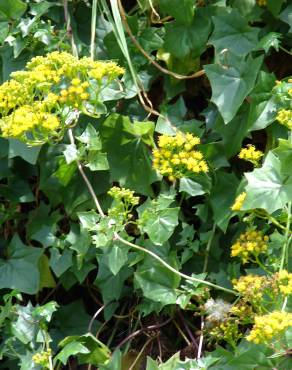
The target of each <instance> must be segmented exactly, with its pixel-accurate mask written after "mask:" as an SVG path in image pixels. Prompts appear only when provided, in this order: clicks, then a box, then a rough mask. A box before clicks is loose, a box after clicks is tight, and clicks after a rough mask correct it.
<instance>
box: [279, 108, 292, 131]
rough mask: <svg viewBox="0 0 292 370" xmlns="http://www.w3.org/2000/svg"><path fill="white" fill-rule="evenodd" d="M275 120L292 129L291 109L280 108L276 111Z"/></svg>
mask: <svg viewBox="0 0 292 370" xmlns="http://www.w3.org/2000/svg"><path fill="white" fill-rule="evenodd" d="M276 120H277V121H278V122H279V123H281V124H282V125H284V126H286V127H287V128H288V129H289V130H292V110H289V109H280V110H279V111H278V112H277V116H276Z"/></svg>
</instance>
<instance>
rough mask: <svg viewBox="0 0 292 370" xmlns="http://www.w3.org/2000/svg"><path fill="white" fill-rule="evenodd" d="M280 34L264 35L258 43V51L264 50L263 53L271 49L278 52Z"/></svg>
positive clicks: (270, 33)
mask: <svg viewBox="0 0 292 370" xmlns="http://www.w3.org/2000/svg"><path fill="white" fill-rule="evenodd" d="M282 37H283V36H282V34H281V33H278V32H269V33H268V34H267V35H265V36H264V37H263V38H262V39H261V40H260V42H259V43H258V46H257V48H258V49H264V51H265V53H268V51H269V50H270V49H271V48H274V49H275V50H276V51H279V46H280V44H281V38H282Z"/></svg>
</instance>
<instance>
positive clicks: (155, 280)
mask: <svg viewBox="0 0 292 370" xmlns="http://www.w3.org/2000/svg"><path fill="white" fill-rule="evenodd" d="M154 252H155V253H157V251H155V250H154ZM162 258H163V259H164V260H165V261H166V262H167V263H169V264H170V265H171V266H173V267H174V268H176V269H177V268H178V266H177V258H176V256H175V254H173V253H172V254H171V255H169V256H166V255H164V256H163V257H162ZM134 276H135V283H136V284H137V286H138V287H139V288H140V289H142V291H143V295H144V296H145V297H146V298H148V299H151V300H152V301H154V302H160V303H163V305H168V304H175V303H176V299H177V293H176V291H175V289H176V288H177V287H178V286H179V283H180V277H179V276H177V275H175V274H174V273H173V272H171V271H169V270H168V269H166V268H165V267H163V266H162V265H161V264H160V263H159V262H157V261H155V260H154V259H153V258H152V257H151V256H147V257H145V258H144V260H143V264H142V265H141V266H139V268H138V269H137V271H136V272H135V275H134Z"/></svg>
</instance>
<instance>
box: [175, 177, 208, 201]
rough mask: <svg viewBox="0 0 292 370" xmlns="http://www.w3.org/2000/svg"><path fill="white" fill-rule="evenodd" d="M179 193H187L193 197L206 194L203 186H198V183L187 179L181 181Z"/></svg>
mask: <svg viewBox="0 0 292 370" xmlns="http://www.w3.org/2000/svg"><path fill="white" fill-rule="evenodd" d="M179 191H185V192H186V193H187V194H189V195H191V196H193V197H194V196H196V195H202V194H205V191H204V189H203V187H202V185H201V184H198V183H197V182H195V181H193V180H191V179H188V178H185V177H183V178H182V179H180V182H179Z"/></svg>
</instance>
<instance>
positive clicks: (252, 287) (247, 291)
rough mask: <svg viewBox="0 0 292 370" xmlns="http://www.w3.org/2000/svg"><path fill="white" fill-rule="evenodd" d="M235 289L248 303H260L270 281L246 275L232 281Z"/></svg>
mask: <svg viewBox="0 0 292 370" xmlns="http://www.w3.org/2000/svg"><path fill="white" fill-rule="evenodd" d="M232 284H233V288H234V289H235V290H237V291H238V292H239V293H240V294H241V295H242V297H243V299H245V300H246V301H248V302H251V301H258V300H260V299H261V298H262V296H263V294H264V289H265V288H267V287H269V285H270V281H269V278H268V277H266V276H258V275H246V276H241V277H240V278H239V279H238V280H236V279H234V280H233V281H232Z"/></svg>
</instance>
